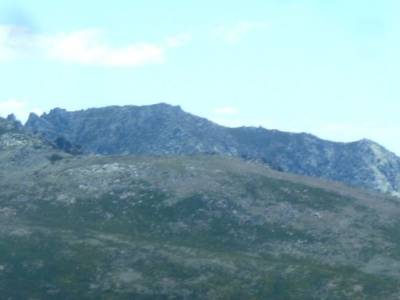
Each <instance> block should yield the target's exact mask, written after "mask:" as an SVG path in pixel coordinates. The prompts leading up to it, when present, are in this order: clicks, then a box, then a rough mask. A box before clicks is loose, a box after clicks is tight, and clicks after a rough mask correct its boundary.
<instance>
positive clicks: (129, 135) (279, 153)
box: [25, 104, 400, 196]
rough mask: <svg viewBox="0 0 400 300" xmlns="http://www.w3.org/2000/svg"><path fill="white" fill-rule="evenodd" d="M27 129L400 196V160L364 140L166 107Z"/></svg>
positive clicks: (97, 146)
mask: <svg viewBox="0 0 400 300" xmlns="http://www.w3.org/2000/svg"><path fill="white" fill-rule="evenodd" d="M25 128H26V129H27V130H29V131H30V132H32V133H36V134H39V135H41V136H43V137H45V138H46V139H47V140H48V141H51V142H53V143H54V142H55V141H56V140H57V139H60V138H61V139H62V141H64V142H65V141H66V142H67V143H70V144H71V145H73V146H74V147H75V148H74V151H75V152H76V151H77V150H79V151H83V152H84V153H92V154H103V155H130V154H144V155H192V154H217V155H223V156H228V157H238V158H242V159H243V158H244V159H246V160H250V161H258V162H262V163H264V164H266V165H268V166H269V167H271V168H273V169H276V170H280V171H285V172H291V173H295V174H300V175H307V176H313V177H317V178H324V179H329V180H334V181H339V182H342V183H345V184H347V185H351V186H355V187H361V188H364V189H369V190H374V191H379V192H383V193H388V194H392V195H397V196H399V195H400V158H399V157H397V156H396V155H395V154H393V153H391V152H390V151H388V150H386V149H385V148H383V147H382V146H380V145H378V144H376V143H374V142H372V141H369V140H361V141H357V142H353V143H335V142H330V141H326V140H322V139H319V138H317V137H315V136H312V135H310V134H304V133H302V134H293V133H287V132H281V131H277V130H267V129H264V128H253V127H241V128H226V127H222V126H219V125H217V124H215V123H212V122H210V121H208V120H206V119H203V118H200V117H197V116H194V115H191V114H188V113H186V112H184V111H183V110H182V109H181V108H180V107H176V106H170V105H167V104H157V105H151V106H124V107H118V106H111V107H105V108H95V109H88V110H82V111H76V112H69V111H66V110H63V109H59V108H57V109H54V110H52V111H51V112H50V113H48V114H43V115H42V116H40V117H39V116H37V115H35V114H31V116H30V118H29V120H28V122H27V123H26V126H25Z"/></svg>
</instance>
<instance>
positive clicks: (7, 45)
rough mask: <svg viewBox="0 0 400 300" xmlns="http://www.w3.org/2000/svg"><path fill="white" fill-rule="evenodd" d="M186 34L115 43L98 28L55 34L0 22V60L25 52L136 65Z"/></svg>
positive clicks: (159, 58)
mask: <svg viewBox="0 0 400 300" xmlns="http://www.w3.org/2000/svg"><path fill="white" fill-rule="evenodd" d="M190 39H191V36H190V35H189V34H180V35H177V36H173V37H169V38H167V39H166V40H165V42H164V43H159V44H156V43H144V42H139V43H130V44H127V45H125V46H121V47H115V46H113V45H111V44H110V43H108V42H107V41H106V39H105V37H104V32H103V31H102V30H100V29H96V28H94V29H83V30H78V31H73V32H69V33H59V34H55V35H45V34H33V33H30V32H28V31H27V30H25V29H24V28H20V27H16V26H10V25H3V26H0V60H10V59H16V58H20V57H22V55H21V54H22V51H21V50H23V52H24V54H26V53H29V55H31V56H32V57H34V58H44V59H52V60H56V61H62V62H67V63H78V64H85V65H97V66H105V67H136V66H141V65H145V64H158V63H163V62H164V61H165V57H166V52H167V51H168V50H169V49H170V48H176V47H181V46H183V45H184V44H186V43H187V42H189V41H190Z"/></svg>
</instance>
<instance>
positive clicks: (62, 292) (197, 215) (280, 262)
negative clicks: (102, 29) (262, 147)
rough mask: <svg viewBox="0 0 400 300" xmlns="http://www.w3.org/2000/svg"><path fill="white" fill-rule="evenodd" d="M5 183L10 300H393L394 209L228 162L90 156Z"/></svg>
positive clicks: (2, 247)
mask: <svg viewBox="0 0 400 300" xmlns="http://www.w3.org/2000/svg"><path fill="white" fill-rule="evenodd" d="M0 177H3V178H7V180H6V181H2V182H1V183H0V208H1V211H0V222H1V225H2V226H1V227H0V228H1V229H0V237H1V239H0V293H1V295H3V296H4V297H5V299H8V298H10V299H78V298H79V299H382V298H387V299H397V298H398V295H399V293H400V291H399V285H400V280H398V278H399V276H398V275H399V274H400V267H399V262H400V260H399V254H400V252H399V249H400V248H399V240H398V239H397V237H399V234H400V230H399V229H398V228H399V227H398V226H397V225H398V222H397V216H398V215H399V212H400V206H399V204H398V202H397V201H396V200H395V199H390V198H383V197H381V196H377V195H370V194H365V193H363V192H360V191H356V190H352V189H349V188H345V187H343V186H341V185H336V184H330V183H327V182H323V181H318V180H313V179H308V178H302V177H298V176H292V175H285V174H282V173H277V172H273V171H271V170H268V169H266V168H264V167H262V166H259V165H256V164H249V163H244V162H241V161H239V160H234V159H222V158H219V157H201V156H200V157H187V158H151V157H124V158H118V157H115V158H112V157H111V158H103V157H81V158H70V157H65V158H64V159H62V160H60V161H57V162H55V163H50V162H49V163H48V164H38V165H37V166H33V167H31V168H29V169H19V170H18V171H13V172H12V173H7V174H6V173H5V172H4V170H3V171H0Z"/></svg>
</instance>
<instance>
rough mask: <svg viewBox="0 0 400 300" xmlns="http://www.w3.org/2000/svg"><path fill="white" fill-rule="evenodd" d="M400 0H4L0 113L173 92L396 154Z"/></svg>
mask: <svg viewBox="0 0 400 300" xmlns="http://www.w3.org/2000/svg"><path fill="white" fill-rule="evenodd" d="M399 13H400V1H397V0H376V1H374V0H363V1H359V0H331V1H328V0H327V1H325V0H319V1H317V0H297V1H296V0H263V1H251V0H247V1H225V0H220V1H208V0H203V1H177V0H169V1H161V0H158V1H156V0H153V1H151V0H147V1H133V0H131V1H121V0H120V1H119V0H115V1H92V0H86V1H78V0H69V1H64V0H59V1H37V0H30V1H29V0H25V1H23V0H2V1H1V2H0V82H1V88H0V115H6V114H8V113H10V112H15V113H16V114H17V115H18V116H19V117H20V118H21V119H24V118H26V116H27V114H28V112H29V111H35V112H38V113H39V112H43V111H48V110H49V109H51V108H53V107H64V108H67V109H73V110H75V109H81V108H88V107H98V106H106V105H126V104H133V105H144V104H152V103H158V102H167V103H171V104H175V105H181V106H182V108H183V109H185V110H187V111H189V112H191V113H194V114H198V115H201V116H204V117H207V118H209V119H212V120H214V121H216V122H217V123H221V124H224V125H228V126H240V125H254V126H259V125H261V126H263V127H266V128H274V129H281V130H288V131H295V132H310V133H313V134H316V135H318V136H320V137H322V138H326V139H332V140H335V141H352V140H357V139H361V138H369V139H373V140H375V141H377V142H379V143H381V144H383V145H384V146H386V147H387V148H389V149H390V150H392V151H395V152H396V153H398V154H400V139H399V138H398V137H399V132H400V118H399V117H398V114H399V111H400V101H399V100H400V84H399V83H398V81H399V78H400V76H399V75H400V74H399V73H400V59H399V53H400V19H399V18H398V16H399Z"/></svg>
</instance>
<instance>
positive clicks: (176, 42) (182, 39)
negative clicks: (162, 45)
mask: <svg viewBox="0 0 400 300" xmlns="http://www.w3.org/2000/svg"><path fill="white" fill-rule="evenodd" d="M191 40H192V35H191V34H190V33H181V34H178V35H175V36H171V37H169V38H167V40H166V45H167V47H169V48H176V47H182V46H184V45H186V44H187V43H189V42H190V41H191Z"/></svg>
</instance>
